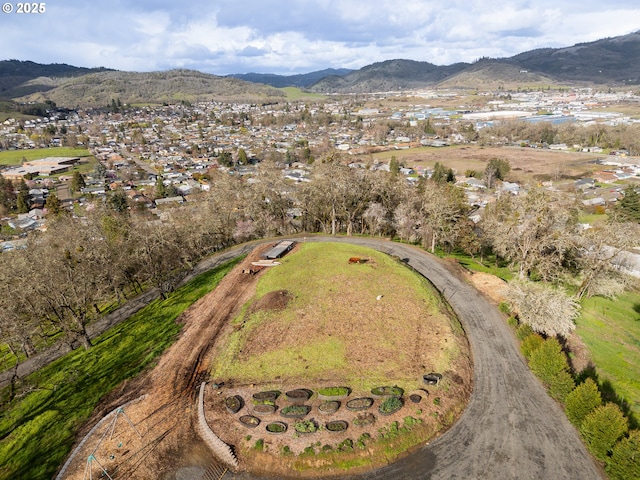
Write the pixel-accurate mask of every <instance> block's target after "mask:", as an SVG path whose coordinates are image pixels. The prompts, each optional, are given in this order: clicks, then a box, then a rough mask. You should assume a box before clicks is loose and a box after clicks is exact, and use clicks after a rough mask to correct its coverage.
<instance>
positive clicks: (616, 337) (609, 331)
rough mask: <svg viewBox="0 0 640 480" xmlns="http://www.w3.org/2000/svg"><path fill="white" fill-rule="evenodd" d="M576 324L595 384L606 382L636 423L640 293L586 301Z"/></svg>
mask: <svg viewBox="0 0 640 480" xmlns="http://www.w3.org/2000/svg"><path fill="white" fill-rule="evenodd" d="M576 324H577V328H576V333H577V334H578V335H579V337H580V338H581V339H582V341H583V342H584V343H585V344H586V345H587V347H588V349H589V352H590V354H591V357H592V358H593V361H594V363H595V365H596V372H597V374H598V379H599V381H600V382H609V383H610V384H611V387H612V388H613V390H614V391H615V393H616V394H617V395H618V396H619V397H620V398H621V399H623V400H624V401H625V402H626V403H627V404H628V405H629V408H630V410H631V413H632V414H633V416H634V418H635V420H636V421H640V378H638V370H639V369H640V292H639V291H634V292H627V293H625V294H623V295H620V296H619V297H618V298H616V299H615V300H609V299H606V298H602V297H593V298H590V299H587V300H585V301H584V302H583V309H582V314H581V316H580V318H578V320H577V321H576Z"/></svg>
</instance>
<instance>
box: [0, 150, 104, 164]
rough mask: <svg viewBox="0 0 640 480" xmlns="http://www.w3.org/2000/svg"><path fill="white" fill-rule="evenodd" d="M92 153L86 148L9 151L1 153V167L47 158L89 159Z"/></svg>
mask: <svg viewBox="0 0 640 480" xmlns="http://www.w3.org/2000/svg"><path fill="white" fill-rule="evenodd" d="M89 156H91V153H89V150H87V149H86V148H69V147H56V148H34V149H31V150H8V151H4V152H0V166H2V165H7V166H9V165H20V164H21V163H22V159H23V158H24V159H26V160H27V161H28V160H38V159H40V158H46V157H89Z"/></svg>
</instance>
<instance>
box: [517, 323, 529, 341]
mask: <svg viewBox="0 0 640 480" xmlns="http://www.w3.org/2000/svg"><path fill="white" fill-rule="evenodd" d="M532 333H533V328H531V326H530V325H528V324H526V323H521V324H520V326H519V327H518V329H517V330H516V337H518V340H520V341H522V340H524V339H525V338H527V337H528V336H529V335H531V334H532Z"/></svg>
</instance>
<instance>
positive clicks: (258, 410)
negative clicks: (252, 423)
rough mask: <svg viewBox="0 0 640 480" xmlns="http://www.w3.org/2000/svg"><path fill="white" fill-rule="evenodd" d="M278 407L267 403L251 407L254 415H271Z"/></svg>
mask: <svg viewBox="0 0 640 480" xmlns="http://www.w3.org/2000/svg"><path fill="white" fill-rule="evenodd" d="M277 408H278V407H276V406H275V405H271V404H269V403H261V404H258V405H254V406H253V413H255V414H256V415H271V414H272V413H275V411H276V410H277Z"/></svg>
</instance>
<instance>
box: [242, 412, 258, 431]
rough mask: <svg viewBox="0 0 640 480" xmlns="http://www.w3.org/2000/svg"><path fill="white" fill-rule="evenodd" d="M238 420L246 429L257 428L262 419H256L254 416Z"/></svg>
mask: <svg viewBox="0 0 640 480" xmlns="http://www.w3.org/2000/svg"><path fill="white" fill-rule="evenodd" d="M238 420H240V423H242V424H243V425H244V426H245V427H249V428H255V427H257V426H258V425H260V419H259V418H258V417H254V416H253V415H242V416H241V417H240V418H239V419H238Z"/></svg>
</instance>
